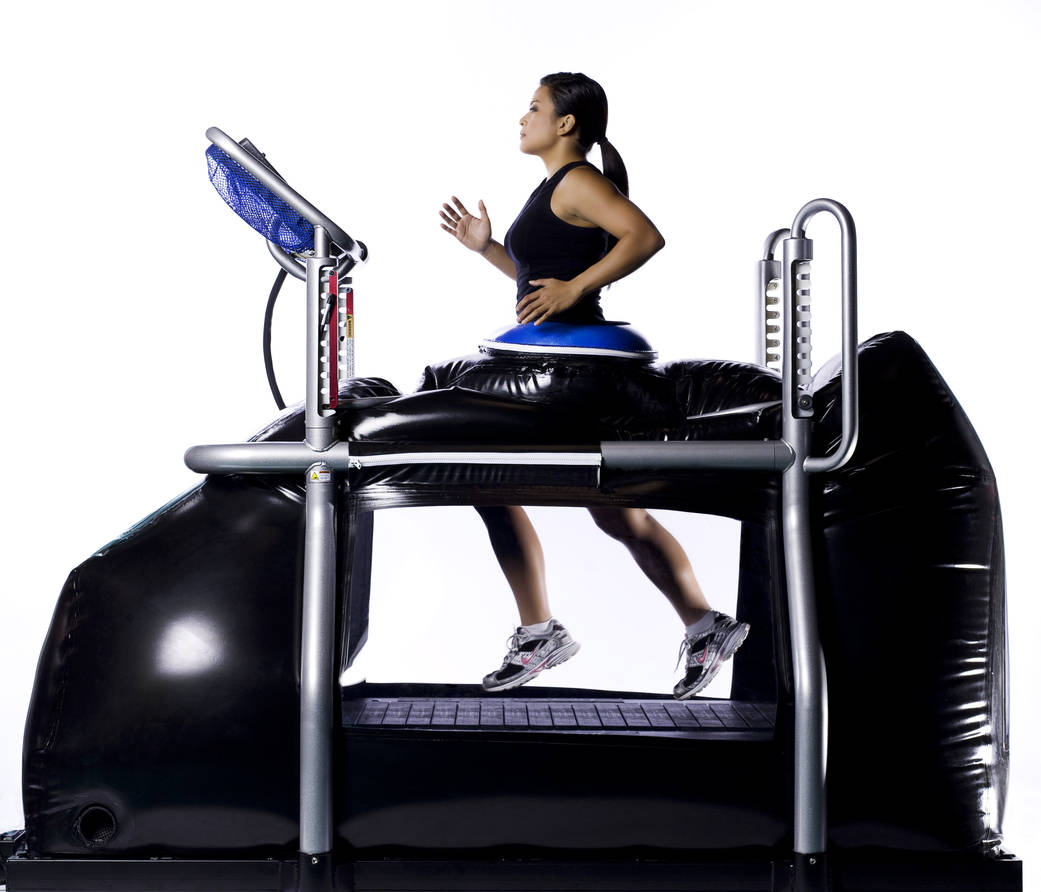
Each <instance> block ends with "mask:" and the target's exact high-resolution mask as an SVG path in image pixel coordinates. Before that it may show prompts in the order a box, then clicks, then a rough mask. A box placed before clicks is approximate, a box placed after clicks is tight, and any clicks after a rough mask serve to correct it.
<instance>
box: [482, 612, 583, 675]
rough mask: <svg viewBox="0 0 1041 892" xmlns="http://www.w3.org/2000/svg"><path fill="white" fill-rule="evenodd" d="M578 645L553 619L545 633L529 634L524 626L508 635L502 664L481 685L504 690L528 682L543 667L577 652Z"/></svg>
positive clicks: (568, 657)
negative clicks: (507, 648)
mask: <svg viewBox="0 0 1041 892" xmlns="http://www.w3.org/2000/svg"><path fill="white" fill-rule="evenodd" d="M578 648H579V644H578V642H577V641H575V639H574V638H572V637H571V636H570V635H569V634H568V631H567V629H565V628H564V627H563V626H562V625H561V624H560V623H559V622H557V621H556V620H553V622H552V624H551V625H550V627H549V631H548V632H546V634H545V635H532V634H531V633H530V632H528V631H527V630H526V629H525V628H524V627H523V626H521V627H520V628H518V629H517V631H516V632H514V633H513V634H512V635H511V636H510V640H509V650H508V651H507V653H506V659H504V660H503V661H502V666H500V667H499V668H498V669H496V670H495V671H494V672H489V673H488V674H487V675H486V676H485V677H484V680H483V681H482V682H481V686H482V687H483V688H484V689H485V690H486V691H505V690H507V689H509V688H515V687H519V686H520V685H522V684H524V683H525V682H529V681H531V680H532V679H533V678H534V677H535V676H536V675H538V674H539V673H540V672H541V671H542V670H543V669H552V668H553V667H554V666H558V665H560V664H561V663H563V662H564V661H565V660H567V659H570V658H571V657H573V656H574V655H575V654H576V653H578Z"/></svg>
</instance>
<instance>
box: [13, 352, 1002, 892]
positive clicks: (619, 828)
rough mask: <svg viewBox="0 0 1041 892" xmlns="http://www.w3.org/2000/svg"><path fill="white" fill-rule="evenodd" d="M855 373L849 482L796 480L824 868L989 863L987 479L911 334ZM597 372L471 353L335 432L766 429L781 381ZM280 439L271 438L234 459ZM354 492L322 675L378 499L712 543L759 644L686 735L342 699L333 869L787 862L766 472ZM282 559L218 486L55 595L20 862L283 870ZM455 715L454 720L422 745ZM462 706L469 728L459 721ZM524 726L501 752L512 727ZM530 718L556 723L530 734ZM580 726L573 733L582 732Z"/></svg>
mask: <svg viewBox="0 0 1041 892" xmlns="http://www.w3.org/2000/svg"><path fill="white" fill-rule="evenodd" d="M860 356H861V435H860V441H859V445H858V448H857V451H856V454H855V455H854V458H853V460H852V461H851V462H850V464H849V465H847V466H846V467H845V468H843V469H842V470H841V471H839V472H837V473H835V474H832V475H830V476H827V477H826V478H824V479H817V480H815V486H816V489H815V494H814V498H815V501H816V507H815V511H814V523H815V526H814V530H813V536H814V546H815V549H816V560H817V567H816V583H817V595H818V600H819V605H820V610H821V618H822V619H821V622H822V630H821V631H822V637H823V643H824V648H825V657H826V663H827V669H828V677H829V697H830V699H829V712H830V744H829V765H828V770H829V775H828V783H829V796H830V800H829V827H830V846H831V847H833V848H834V849H835V850H838V851H848V852H862V853H869V854H870V853H871V852H877V851H886V852H890V853H894V852H895V853H905V854H908V855H909V856H918V855H922V856H931V855H935V854H937V853H943V855H944V856H947V857H949V858H952V859H968V860H967V861H966V862H964V863H967V864H970V865H973V864H977V863H982V862H987V861H994V860H996V859H998V858H999V857H1000V843H1001V813H1002V808H1003V802H1004V796H1005V789H1006V782H1007V766H1008V725H1007V688H1006V668H1005V648H1006V643H1005V642H1006V633H1005V593H1004V567H1003V558H1002V537H1001V516H1000V509H999V504H998V495H997V489H996V485H995V480H994V475H993V472H992V470H991V467H990V464H989V462H988V460H987V457H986V455H985V453H984V451H983V448H982V446H981V445H980V443H979V441H978V439H977V437H976V435H975V433H974V431H973V429H972V427H971V425H970V423H969V421H968V419H967V418H966V417H965V415H964V413H963V412H962V410H961V408H960V407H959V406H958V403H957V401H956V400H955V398H954V397H953V395H952V394H951V393H950V391H949V389H948V388H947V386H946V384H945V383H944V381H943V379H942V378H941V377H940V375H939V374H938V373H937V371H936V370H935V368H934V367H933V366H932V364H931V363H930V362H929V360H928V358H927V357H926V356H925V354H924V353H923V352H922V350H921V349H920V348H919V346H918V345H917V344H916V343H915V342H914V341H913V340H912V339H911V338H909V337H908V336H907V335H905V334H902V333H893V334H888V335H881V336H878V337H875V338H873V339H872V340H870V341H868V342H866V343H865V344H864V345H862V347H861V352H860ZM623 367H624V364H618V363H615V364H613V365H604V364H603V363H601V364H599V365H598V364H597V363H596V362H593V361H590V362H585V363H583V362H575V361H573V360H567V361H566V362H565V361H562V360H560V359H559V358H558V359H546V358H542V359H540V358H538V357H525V358H522V359H510V358H508V357H494V358H492V357H479V356H475V357H468V358H464V359H460V360H453V361H451V362H448V363H443V364H440V365H437V366H431V367H429V368H428V369H427V370H426V372H425V374H424V378H423V382H422V385H421V390H420V391H419V392H417V393H415V394H409V395H404V396H403V395H400V394H398V393H397V392H396V391H395V390H394V389H393V388H392V387H391V386H390V385H389V384H387V383H386V382H383V381H381V380H379V379H355V380H354V381H352V382H351V383H350V385H349V387H348V388H347V390H346V392H345V394H344V395H345V396H346V397H347V398H349V399H352V400H354V401H355V402H353V403H350V404H349V408H347V409H345V410H343V411H342V412H341V413H340V416H339V419H338V425H339V437H340V438H341V439H344V440H349V441H351V442H352V444H353V445H352V450H354V451H357V452H359V453H363V452H365V451H366V450H386V449H388V448H389V447H390V446H393V445H404V446H407V447H408V448H409V449H422V448H425V447H426V446H430V448H434V447H439V448H452V446H451V444H453V443H455V444H459V446H460V448H461V447H462V445H464V444H466V443H481V444H489V443H502V444H510V445H515V446H524V447H526V448H529V449H538V448H541V447H546V448H549V447H555V446H560V445H567V444H586V443H595V442H598V441H599V440H600V439H608V438H623V439H663V438H667V439H669V440H677V439H701V438H705V439H712V438H715V439H720V438H726V439H737V438H747V439H760V438H766V437H777V436H778V435H779V429H780V406H779V389H780V385H779V380H778V379H777V378H776V376H774V375H773V374H772V373H769V372H767V371H765V370H763V369H759V368H757V367H754V366H750V365H744V364H740V363H723V362H676V363H669V364H665V365H662V366H659V367H655V368H638V367H636V366H630V367H624V368H623ZM620 369H621V370H620ZM815 386H816V391H817V395H816V405H817V406H818V415H817V417H818V419H819V423H818V425H817V427H816V432H815V444H814V450H815V453H816V454H822V453H824V452H825V451H826V450H827V449H828V448H830V447H831V446H832V445H833V444H834V442H835V441H837V439H838V436H839V427H840V418H839V414H840V413H839V379H838V376H837V375H834V374H832V375H823V376H818V380H817V381H816V382H815ZM569 394H570V397H569ZM576 394H577V395H578V403H577V405H576V402H575V398H576ZM302 434H303V430H302V418H301V413H300V412H299V411H298V412H295V413H294V412H288V413H285V414H283V416H281V417H280V418H279V419H278V420H277V421H276V422H275V423H274V424H272V425H271V426H269V427H268V428H267V429H265V430H264V431H263V432H262V433H261V434H259V435H258V438H260V439H284V440H299V439H301V438H302ZM348 484H349V485H348V486H344V487H342V491H341V494H340V498H341V500H342V508H343V517H344V518H345V522H344V523H342V524H341V529H340V552H341V553H340V558H339V566H340V570H339V585H338V587H339V591H340V603H339V605H338V623H339V647H340V653H341V662H342V665H344V666H346V665H348V664H349V663H350V662H351V661H352V660H353V659H354V657H355V656H356V655H357V653H358V651H359V650H360V648H361V647H362V646H363V645H364V640H365V634H366V631H367V611H368V574H369V566H370V555H371V541H372V539H371V537H372V535H373V530H374V525H373V518H374V516H375V512H376V511H377V510H378V509H383V508H389V507H395V506H399V505H434V504H510V503H513V504H545V505H558V504H559V505H598V504H603V505H608V504H610V505H638V506H644V507H648V508H671V509H680V510H688V511H698V512H706V513H716V514H720V515H726V516H730V517H735V518H737V519H739V520H740V521H741V522H742V547H741V568H740V590H739V603H738V613H739V616H741V617H742V618H747V619H748V620H749V621H751V622H752V623H753V624H754V626H755V628H756V630H757V634H755V635H752V636H750V638H749V640H748V643H747V645H746V646H745V647H744V648H742V650H741V651H739V652H738V654H737V656H736V657H735V670H734V689H733V691H732V695H731V699H730V700H729V701H725V700H724V701H709V700H707V699H704V698H699V703H698V705H697V709H701V710H702V713H701V715H702V719H701V720H699V719H698V718H697V715H698V713H697V711H696V710H695V711H694V712H690V713H687V715H690V716H692V721H693V724H686V725H684V724H683V721H685V720H684V719H683V717H682V716H680V715H679V714H673V713H670V712H668V711H667V710H666V709H665V707H666V705H668V706H669V707H670V708H672V707H673V706H674V704H672V702H671V700H668V699H667V698H664V697H662V696H661V695H659V694H648V693H634V694H620V693H618V692H589V691H562V690H558V689H552V688H540V689H537V690H526V689H523V688H522V689H519V690H518V691H514V692H510V693H509V695H507V696H505V697H503V696H499V697H497V698H490V697H482V696H481V692H480V689H479V688H476V687H474V688H469V687H462V688H460V687H451V686H445V685H437V684H433V683H430V682H429V681H428V680H426V679H419V680H417V683H416V684H415V685H410V686H377V685H359V686H355V687H353V688H349V689H346V690H345V691H344V699H343V703H342V704H341V713H342V731H341V733H340V735H339V738H338V745H337V753H338V763H337V776H336V778H335V781H334V782H335V784H336V796H337V799H336V816H337V827H338V840H337V845H338V849H339V851H340V854H341V856H342V857H343V858H345V859H347V860H350V859H352V858H363V857H364V858H380V857H390V856H393V857H395V858H405V859H409V858H413V859H423V858H430V857H434V858H445V857H449V856H451V857H481V858H495V857H505V856H507V855H516V854H517V853H522V854H523V855H524V856H525V857H532V856H537V857H538V858H542V859H546V858H548V859H554V858H566V857H574V855H575V853H576V852H582V853H584V855H583V856H584V857H593V856H595V857H599V858H604V859H608V860H610V859H619V858H630V857H633V856H639V857H651V858H660V857H665V856H669V857H676V856H683V857H688V858H698V857H701V856H705V855H708V854H711V853H718V852H720V851H723V850H726V851H730V852H732V853H734V857H739V858H740V857H749V858H765V859H767V860H769V859H770V858H774V857H780V856H783V854H784V853H786V852H789V853H790V850H791V835H792V828H791V822H792V800H791V797H792V791H791V787H790V780H789V777H790V772H791V768H790V765H791V758H792V756H791V746H792V744H791V739H790V738H791V727H790V724H791V703H792V681H791V667H790V654H789V645H788V630H787V611H786V595H785V590H784V577H783V562H782V559H781V557H780V555H781V546H780V538H779V487H778V483H777V479H776V478H775V477H774V476H773V475H769V474H752V473H746V474H735V473H732V472H729V473H727V472H683V473H679V472H668V473H665V472H662V473H608V472H603V473H602V474H601V475H600V477H599V480H597V479H596V477H595V476H592V477H591V476H590V472H589V470H588V469H561V470H547V469H538V472H537V473H535V472H533V471H532V469H530V468H524V467H520V466H505V467H503V466H480V467H472V466H466V465H462V464H460V465H440V466H415V465H413V466H399V467H384V468H376V469H362V470H357V471H354V472H352V474H351V475H350V477H349V480H348ZM378 528H379V524H378V523H376V524H375V530H377V531H378ZM460 547H461V548H466V547H481V546H480V545H475V546H471V545H469V544H466V543H460ZM301 554H302V497H301V492H300V487H299V485H298V481H297V480H295V479H288V478H287V479H285V480H270V479H269V480H264V479H260V478H246V477H234V476H233V477H226V478H217V477H211V478H208V479H206V480H205V481H204V482H203V483H202V484H200V486H199V487H197V488H196V489H194V490H192V491H191V492H190V493H188V494H186V495H185V496H183V497H181V498H180V499H178V500H177V501H175V502H174V503H172V504H170V505H168V506H166V507H165V508H163V509H161V510H160V511H159V512H157V513H156V514H155V515H153V516H152V517H150V518H148V519H146V520H145V521H143V522H142V523H141V524H139V525H138V526H137V527H135V528H133V529H132V530H130V531H128V532H127V533H126V534H124V535H123V536H121V537H120V538H119V539H117V540H115V541H114V542H112V543H110V544H109V545H107V546H105V547H104V548H103V549H101V550H100V551H99V552H97V553H96V554H95V555H94V556H92V557H91V558H90V559H89V560H87V561H86V562H84V563H83V564H82V565H81V566H80V567H78V568H76V569H75V570H74V571H73V572H72V573H71V574H70V576H69V579H68V582H67V583H66V585H65V588H64V589H63V591H62V593H61V596H60V598H59V601H58V605H57V607H56V610H55V614H54V618H53V620H52V623H51V628H50V630H49V633H48V636H47V640H46V642H45V644H44V648H43V651H42V654H41V657H40V663H39V667H38V670H37V677H36V684H35V688H34V692H33V698H32V703H31V705H30V709H29V715H28V720H27V724H26V729H25V745H24V773H23V796H24V806H25V822H26V823H25V828H26V836H25V840H24V844H25V852H24V856H25V857H26V858H29V859H32V858H64V857H89V858H99V857H103V858H114V859H119V858H155V857H159V858H162V857H186V856H194V857H204V858H242V857H271V858H276V859H278V858H287V859H288V858H295V852H296V838H295V834H296V829H295V828H296V820H297V808H298V802H297V786H296V785H297V759H298V755H297V724H296V717H297V698H298V677H297V668H296V667H297V665H298V637H299V636H298V628H299V616H300V578H301V573H300V570H301V561H302V558H301ZM479 671H480V667H475V677H476V675H477V673H478V672H479ZM615 701H617V702H625V703H630V704H631V703H636V704H637V705H638V707H639V709H640V710H642V711H641V712H640V713H639V715H642V716H644V717H647V719H648V723H647V725H646V726H642V725H640V724H639V723H638V722H636V723H635V724H630V723H629V720H628V719H626V724H625V725H624V727H623V726H615V727H610V726H608V725H605V724H604V722H605V721H606V719H604V716H606V715H608V714H611V715H613V713H611V712H610V709H609V706H610V703H611V702H615ZM381 704H382V705H381ZM402 704H404V706H405V712H404V713H402V709H401V706H402ZM439 704H440V706H439ZM605 704H607V705H605ZM590 705H592V708H593V710H594V713H589V712H588V708H589V707H590ZM449 706H451V708H452V712H451V715H452V723H451V724H449V723H448V720H447V719H443V720H442V722H441V724H438V722H437V721H435V720H434V718H433V717H434V716H435V715H436V714H440V715H442V716H444V715H447V714H448V713H447V712H445V710H447V709H448V708H449ZM428 707H429V709H428ZM485 707H487V710H488V716H489V719H488V722H487V723H485V722H484V721H483V719H484V712H483V710H484V709H485ZM521 707H523V713H521V712H520V709H521ZM600 707H603V709H602V710H601V711H599V712H598V711H597V710H598V709H600ZM439 708H440V709H441V713H437V710H438V709H439ZM472 708H476V709H477V713H476V714H477V715H478V717H479V718H478V721H477V724H476V725H475V724H472V723H468V722H469V720H464V721H463V722H462V724H460V723H458V721H457V720H458V719H459V717H460V716H462V715H466V714H473V713H472ZM626 708H627V709H628V708H629V706H626ZM381 709H382V711H380V710H381ZM394 709H397V713H394V711H393V710H394ZM554 709H556V710H557V711H556V713H554V712H553V710H554ZM566 709H569V710H570V713H566ZM728 709H730V710H731V711H730V712H727V710H728ZM412 710H416V712H415V715H416V716H417V717H418V719H417V721H415V722H413V723H412V724H410V723H409V716H410V715H412ZM425 710H426V711H427V712H429V715H430V718H429V719H428V720H427V721H426V722H425V723H424V722H423V721H422V717H423V716H424V715H426V714H427V712H425ZM467 710H471V712H470V713H467ZM583 710H584V711H583ZM395 714H397V715H398V716H401V715H404V719H402V720H400V721H397V720H394V721H392V720H391V718H390V717H391V716H393V715H395ZM522 714H523V716H524V721H525V722H526V723H527V724H525V725H524V726H523V727H521V725H520V721H521V720H520V719H517V723H515V724H514V725H513V726H511V725H510V724H509V723H508V722H507V718H508V717H509V716H511V715H512V716H515V717H516V716H519V715H522ZM540 715H549V716H550V717H551V724H550V725H548V726H547V725H541V726H540V725H539V724H538V723H537V722H536V719H535V718H533V716H534V717H536V718H537V717H538V716H540ZM567 715H570V716H571V717H572V718H574V719H575V721H574V724H573V725H569V724H568V719H567V718H566V716H567ZM589 715H592V716H593V718H592V719H590V721H597V722H599V723H600V724H599V725H598V726H597V727H596V728H595V730H594V729H593V727H592V726H591V725H590V724H589V723H588V722H587V724H586V725H583V724H582V721H583V719H582V717H583V716H589ZM662 715H665V718H661V722H662V725H661V727H655V725H654V722H655V719H654V718H653V717H654V716H658V717H661V716H662ZM558 717H563V718H560V723H559V724H558V723H557V718H558ZM728 717H729V718H728ZM633 721H634V722H635V719H634V720H633ZM729 721H732V722H733V727H730V726H729V725H728V724H727V723H728V722H729ZM496 722H498V724H496ZM533 722H535V724H532V723H533ZM670 722H671V725H670V724H669V723H670ZM713 723H715V724H713ZM512 765H523V766H527V767H526V770H525V771H524V772H523V774H522V773H521V772H518V771H514V770H511V769H510V768H509V766H512ZM701 766H709V768H708V769H707V770H701V768H700V767H701ZM511 816H512V818H513V819H512V820H510V817H511ZM951 863H956V862H955V861H952V862H951ZM957 863H959V864H960V863H962V862H960V861H958V862H957ZM967 869H968V868H966V870H967ZM962 872H963V873H964V871H962ZM11 888H12V889H16V888H17V887H16V886H15V885H12V886H11ZM767 888H769V887H767ZM952 888H954V887H952ZM1001 888H1012V886H1007V887H1001Z"/></svg>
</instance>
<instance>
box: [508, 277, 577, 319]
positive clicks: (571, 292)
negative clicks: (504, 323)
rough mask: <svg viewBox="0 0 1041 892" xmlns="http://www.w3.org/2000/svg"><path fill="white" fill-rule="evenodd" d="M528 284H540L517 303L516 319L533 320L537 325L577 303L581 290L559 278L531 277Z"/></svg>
mask: <svg viewBox="0 0 1041 892" xmlns="http://www.w3.org/2000/svg"><path fill="white" fill-rule="evenodd" d="M528 284H529V285H540V286H541V287H540V288H539V289H538V290H537V291H532V292H531V294H526V295H524V297H523V298H522V299H521V302H520V303H519V304H517V321H518V322H522V323H523V322H533V323H535V325H538V324H539V323H540V322H545V321H546V320H547V319H550V318H552V317H553V316H556V315H557V313H563V312H564V310H569V309H571V307H573V306H574V305H575V304H577V303H578V299H579V298H580V297H581V296H582V292H581V291H579V290H578V289H577V288H575V286H574V285H572V284H571V282H563V281H561V280H560V279H532V280H531V281H529V282H528Z"/></svg>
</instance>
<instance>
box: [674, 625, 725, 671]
mask: <svg viewBox="0 0 1041 892" xmlns="http://www.w3.org/2000/svg"><path fill="white" fill-rule="evenodd" d="M715 628H716V627H715V625H713V626H712V627H711V628H710V629H709V630H708V631H707V632H705V633H704V634H703V635H699V636H698V637H697V638H688V637H687V636H686V635H684V636H683V641H681V642H680V652H679V654H678V655H677V657H676V665H675V666H674V667H673V669H672V671H673V672H675V671H676V670H677V669H679V668H680V663H681V662H682V661H683V654H684V651H686V652H687V653H691V652H692V651H693V649H694V644H695V643H700V642H702V641H704V640H705V639H706V638H708V636H709V635H711V634H712V633H713V632H714V631H715Z"/></svg>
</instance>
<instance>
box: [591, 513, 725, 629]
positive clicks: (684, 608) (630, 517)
mask: <svg viewBox="0 0 1041 892" xmlns="http://www.w3.org/2000/svg"><path fill="white" fill-rule="evenodd" d="M589 513H590V514H591V515H593V520H594V521H595V522H596V525H597V526H598V527H600V529H601V530H603V531H604V532H605V533H607V535H608V536H610V537H611V538H612V539H617V540H618V541H619V542H621V543H622V544H623V545H624V546H625V547H626V548H628V549H629V552H630V553H631V554H632V556H633V558H634V559H635V560H636V563H637V565H638V566H639V568H640V569H641V570H643V572H644V573H645V574H646V575H647V578H648V579H650V580H651V582H653V583H654V584H655V585H656V586H657V587H658V588H659V589H660V590H661V592H662V594H664V595H665V597H666V598H668V599H669V603H670V604H672V606H673V607H674V608H675V609H676V612H677V613H678V614H679V615H680V619H681V620H682V621H683V623H684V625H688V626H689V625H690V624H691V623H695V622H697V621H698V620H699V619H701V618H702V617H703V616H704V615H705V614H706V613H707V612H708V611H709V610H710V609H711V608H710V607H709V603H708V601H707V600H705V595H704V593H703V592H702V591H701V586H700V585H698V580H697V579H696V578H695V576H694V569H693V567H691V565H690V560H689V559H688V558H687V553H686V552H685V551H684V550H683V546H682V545H680V544H679V542H677V541H676V539H675V538H674V537H673V535H672V534H671V533H670V532H669V531H668V530H667V529H665V527H663V526H662V525H661V524H660V523H658V521H656V520H655V519H654V518H653V517H651V515H650V514H648V513H647V512H646V511H645V510H644V509H643V508H590V509H589Z"/></svg>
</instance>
